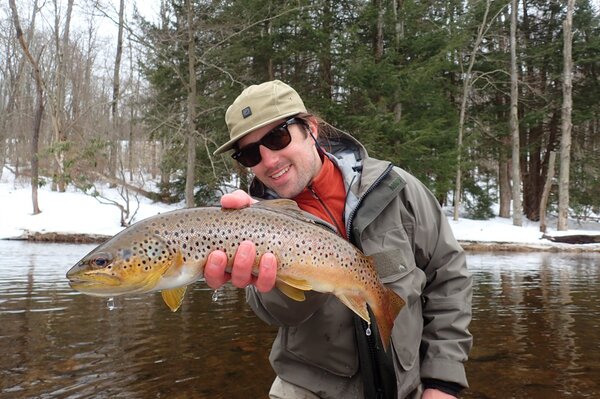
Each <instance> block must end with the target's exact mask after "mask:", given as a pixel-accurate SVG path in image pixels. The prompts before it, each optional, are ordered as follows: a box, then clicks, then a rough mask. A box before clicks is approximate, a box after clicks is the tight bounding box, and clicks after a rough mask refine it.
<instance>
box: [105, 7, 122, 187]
mask: <svg viewBox="0 0 600 399" xmlns="http://www.w3.org/2000/svg"><path fill="white" fill-rule="evenodd" d="M124 15H125V0H120V1H119V22H118V24H117V26H118V33H117V51H116V54H115V66H114V69H113V92H112V101H111V107H110V117H111V122H112V123H111V125H112V126H111V135H110V136H111V137H112V140H111V143H110V159H109V164H108V175H109V176H111V177H116V175H117V164H118V153H119V144H118V142H119V140H118V139H119V129H120V123H119V116H118V107H119V98H120V96H121V59H122V57H123V26H124V20H125V18H124Z"/></svg>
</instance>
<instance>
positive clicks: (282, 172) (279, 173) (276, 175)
mask: <svg viewBox="0 0 600 399" xmlns="http://www.w3.org/2000/svg"><path fill="white" fill-rule="evenodd" d="M289 170H290V166H286V167H285V168H283V169H282V170H280V171H279V172H277V173H275V174H274V175H271V179H275V180H277V179H279V178H280V177H281V176H283V175H284V174H286V173H287V172H288V171H289Z"/></svg>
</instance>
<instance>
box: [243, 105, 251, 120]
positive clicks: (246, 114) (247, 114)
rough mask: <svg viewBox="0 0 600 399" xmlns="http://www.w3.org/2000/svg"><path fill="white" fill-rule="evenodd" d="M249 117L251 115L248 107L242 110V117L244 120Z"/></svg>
mask: <svg viewBox="0 0 600 399" xmlns="http://www.w3.org/2000/svg"><path fill="white" fill-rule="evenodd" d="M250 115H252V109H251V108H250V107H246V108H244V109H243V110H242V116H243V117H244V119H246V118H247V117H249V116H250Z"/></svg>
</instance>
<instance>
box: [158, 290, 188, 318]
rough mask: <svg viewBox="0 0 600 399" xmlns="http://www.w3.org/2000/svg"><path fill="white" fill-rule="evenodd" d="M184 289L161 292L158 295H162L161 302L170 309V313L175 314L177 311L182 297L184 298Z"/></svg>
mask: <svg viewBox="0 0 600 399" xmlns="http://www.w3.org/2000/svg"><path fill="white" fill-rule="evenodd" d="M186 289H187V286H185V287H179V288H172V289H170V290H162V291H161V292H160V294H161V295H162V299H163V301H165V303H166V304H167V306H168V307H169V308H170V309H171V311H173V312H176V311H177V309H179V307H180V306H181V302H183V297H184V296H185V290H186Z"/></svg>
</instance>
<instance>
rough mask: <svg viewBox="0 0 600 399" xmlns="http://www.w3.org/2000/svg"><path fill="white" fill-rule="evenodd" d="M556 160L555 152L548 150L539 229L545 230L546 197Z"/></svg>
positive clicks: (548, 192) (548, 193) (548, 194)
mask: <svg viewBox="0 0 600 399" xmlns="http://www.w3.org/2000/svg"><path fill="white" fill-rule="evenodd" d="M555 162H556V152H554V151H552V152H550V159H549V160H548V174H547V175H546V183H545V184H544V191H543V192H542V199H541V201H540V231H541V232H542V233H545V232H546V228H547V226H546V207H547V206H548V197H549V196H550V189H551V188H552V179H554V163H555Z"/></svg>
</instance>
